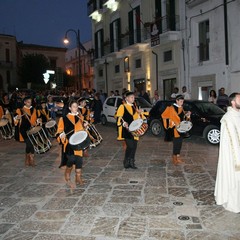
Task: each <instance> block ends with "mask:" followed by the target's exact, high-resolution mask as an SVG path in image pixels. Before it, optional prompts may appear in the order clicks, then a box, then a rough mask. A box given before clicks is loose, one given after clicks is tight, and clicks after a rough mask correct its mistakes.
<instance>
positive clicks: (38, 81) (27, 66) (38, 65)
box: [19, 54, 50, 86]
mask: <svg viewBox="0 0 240 240" xmlns="http://www.w3.org/2000/svg"><path fill="white" fill-rule="evenodd" d="M49 67H50V64H49V61H48V59H47V58H46V57H45V56H44V55H43V54H26V55H24V56H23V58H22V60H21V64H20V66H19V76H20V81H21V83H23V84H27V83H28V82H30V83H32V84H33V85H35V86H36V85H42V84H44V85H45V83H44V81H43V73H45V72H46V70H47V69H49Z"/></svg>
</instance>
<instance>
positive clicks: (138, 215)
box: [0, 125, 240, 240]
mask: <svg viewBox="0 0 240 240" xmlns="http://www.w3.org/2000/svg"><path fill="white" fill-rule="evenodd" d="M97 129H98V130H99V132H100V133H101V135H102V137H103V139H104V140H103V142H102V143H101V144H100V145H99V146H98V147H96V148H93V149H91V150H89V154H90V157H89V158H87V159H84V168H83V176H84V179H85V182H86V183H85V185H84V186H78V187H76V188H75V189H69V188H68V187H67V185H66V184H65V180H64V177H63V176H64V169H59V168H58V166H59V164H60V146H59V145H58V144H57V143H56V142H55V140H54V139H52V143H53V146H52V148H51V149H50V150H49V151H48V152H46V153H44V154H40V155H36V163H37V166H36V167H35V168H31V167H29V168H25V167H24V159H23V158H24V144H21V143H18V142H15V141H14V140H13V139H11V140H3V139H0V170H1V175H0V239H4V240H6V239H7V240H12V239H17V240H28V239H29V240H30V239H34V240H134V239H139V240H157V239H166V240H169V239H173V240H176V239H179V240H202V239H207V240H215V239H216V240H225V239H228V240H239V239H240V214H234V213H231V212H228V211H225V210H224V209H223V208H222V207H220V206H217V205H215V201H214V196H213V192H214V185H215V177H216V166H217V155H218V146H213V145H209V144H208V143H206V142H205V141H204V140H203V139H201V138H198V137H191V138H189V139H185V140H184V143H183V148H182V154H181V155H182V157H183V158H184V160H185V164H183V165H180V166H174V165H173V164H172V163H171V150H172V143H169V142H164V140H163V138H157V137H154V136H152V135H151V134H150V133H149V132H148V133H146V134H145V136H143V137H141V139H140V141H139V144H138V151H137V154H136V165H137V166H138V169H137V170H133V169H124V168H123V166H122V160H123V155H124V151H123V147H122V143H120V142H117V141H116V129H115V126H113V125H108V126H101V125H97ZM72 180H73V181H74V176H73V174H72Z"/></svg>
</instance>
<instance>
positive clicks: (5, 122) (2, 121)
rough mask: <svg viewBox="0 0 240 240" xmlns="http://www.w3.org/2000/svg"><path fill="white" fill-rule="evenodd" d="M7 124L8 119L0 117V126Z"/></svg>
mask: <svg viewBox="0 0 240 240" xmlns="http://www.w3.org/2000/svg"><path fill="white" fill-rule="evenodd" d="M7 124H8V120H7V119H0V127H4V126H5V125H7Z"/></svg>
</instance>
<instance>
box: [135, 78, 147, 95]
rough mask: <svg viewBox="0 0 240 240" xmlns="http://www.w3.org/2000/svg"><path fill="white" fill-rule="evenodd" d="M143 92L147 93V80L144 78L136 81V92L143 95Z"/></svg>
mask: <svg viewBox="0 0 240 240" xmlns="http://www.w3.org/2000/svg"><path fill="white" fill-rule="evenodd" d="M142 90H144V91H146V80H145V79H144V78H140V79H134V92H135V91H137V92H138V93H141V91H142Z"/></svg>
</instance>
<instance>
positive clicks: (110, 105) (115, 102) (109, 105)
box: [101, 96, 152, 125]
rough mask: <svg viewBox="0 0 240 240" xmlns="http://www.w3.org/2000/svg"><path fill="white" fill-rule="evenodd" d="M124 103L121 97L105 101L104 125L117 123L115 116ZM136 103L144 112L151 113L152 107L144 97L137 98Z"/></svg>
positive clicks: (102, 117) (109, 98)
mask: <svg viewBox="0 0 240 240" xmlns="http://www.w3.org/2000/svg"><path fill="white" fill-rule="evenodd" d="M122 101H123V99H122V97H121V96H113V97H108V98H107V99H106V100H105V102H104V103H103V111H102V116H101V122H102V124H103V125H105V124H106V123H107V122H111V123H115V122H116V119H115V118H114V115H115V113H116V111H117V109H118V107H119V106H120V105H121V104H122ZM135 101H136V103H137V106H138V107H139V108H141V109H143V110H144V111H147V112H149V111H150V110H151V108H152V105H151V104H150V103H149V102H147V101H146V100H145V99H144V98H142V97H135Z"/></svg>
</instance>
